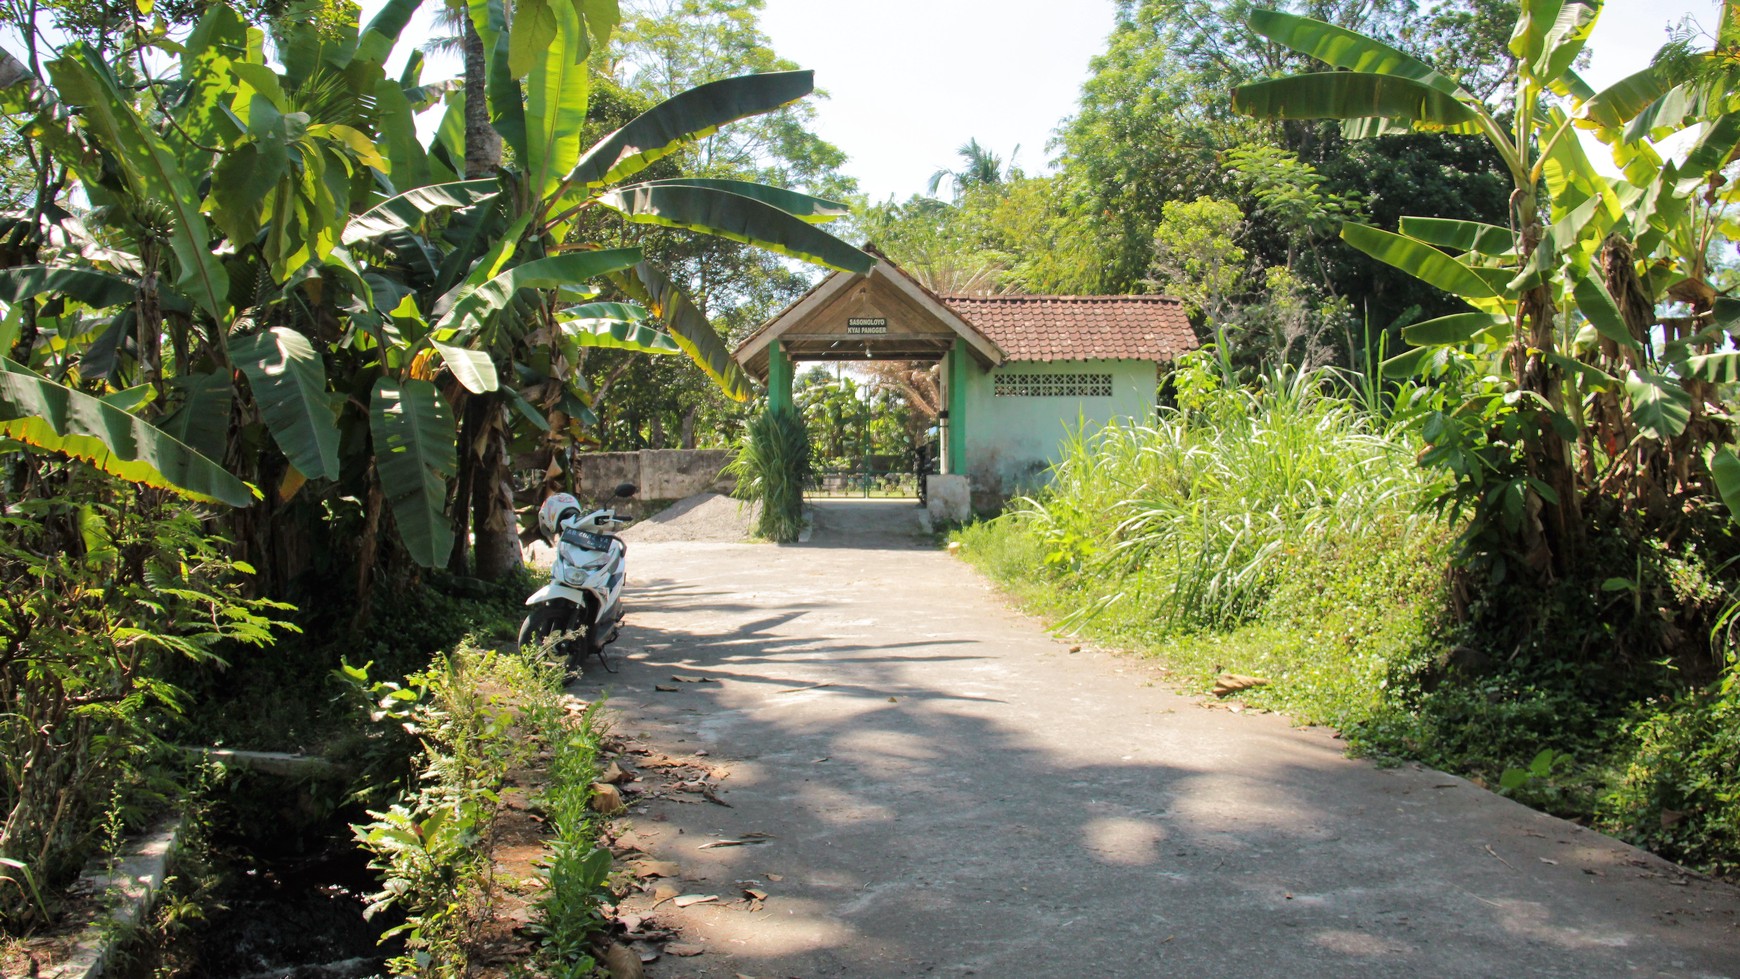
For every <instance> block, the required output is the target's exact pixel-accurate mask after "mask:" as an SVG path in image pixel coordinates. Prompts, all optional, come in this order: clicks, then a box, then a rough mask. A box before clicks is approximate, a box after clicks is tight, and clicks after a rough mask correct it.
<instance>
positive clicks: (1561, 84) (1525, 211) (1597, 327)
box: [1235, 0, 1740, 580]
mask: <svg viewBox="0 0 1740 979" xmlns="http://www.w3.org/2000/svg"><path fill="white" fill-rule="evenodd" d="M1599 12H1600V5H1599V3H1586V2H1579V0H1570V2H1565V3H1562V4H1561V3H1546V4H1533V5H1528V6H1525V7H1524V8H1523V9H1522V11H1521V16H1520V17H1519V19H1518V21H1517V28H1516V31H1515V33H1514V35H1513V36H1512V39H1511V42H1510V47H1511V50H1512V53H1513V54H1514V55H1515V56H1516V76H1515V85H1514V101H1513V102H1512V103H1511V104H1510V105H1509V106H1507V108H1508V110H1509V114H1510V116H1511V120H1510V121H1509V122H1501V120H1500V119H1499V117H1497V116H1495V115H1494V113H1493V111H1492V110H1491V109H1490V108H1489V107H1488V106H1487V105H1486V104H1485V103H1484V102H1482V101H1481V99H1480V98H1479V97H1478V95H1477V94H1476V93H1474V92H1471V91H1469V90H1468V89H1467V88H1466V87H1464V86H1463V85H1461V84H1459V83H1457V82H1456V81H1455V80H1453V79H1451V78H1449V77H1448V76H1446V75H1443V74H1441V73H1439V72H1437V71H1435V70H1433V69H1432V68H1430V67H1429V66H1427V65H1426V64H1424V63H1423V62H1420V61H1418V60H1416V59H1414V58H1412V57H1410V56H1408V55H1407V54H1405V53H1403V52H1401V51H1399V50H1397V49H1395V48H1393V47H1391V46H1389V45H1386V44H1383V43H1382V42H1379V41H1377V40H1375V39H1372V38H1369V37H1364V36H1361V35H1358V34H1354V33H1351V32H1348V31H1344V30H1341V29H1339V28H1336V27H1334V26H1333V25H1330V24H1325V23H1323V22H1320V21H1315V20H1311V19H1308V18H1301V17H1296V16H1293V15H1290V14H1284V13H1277V12H1271V11H1257V12H1254V13H1252V15H1251V17H1250V24H1251V26H1252V28H1253V29H1255V30H1257V31H1259V32H1261V33H1263V34H1264V35H1265V36H1268V37H1271V38H1273V39H1275V40H1276V41H1277V42H1279V43H1282V44H1285V45H1287V46H1289V47H1292V48H1294V49H1296V50H1299V51H1301V52H1304V53H1308V54H1311V55H1313V56H1315V57H1318V58H1321V59H1323V60H1324V61H1326V62H1328V63H1329V64H1330V65H1332V66H1333V67H1336V68H1340V69H1344V70H1342V71H1337V72H1328V73H1315V74H1305V75H1298V76H1293V77H1289V78H1282V79H1277V80H1274V81H1268V82H1261V83H1256V84H1252V85H1247V86H1244V87H1241V88H1239V89H1238V90H1237V91H1236V92H1235V104H1236V105H1238V107H1239V108H1240V109H1241V110H1242V111H1246V112H1249V113H1251V114H1253V115H1260V116H1267V117H1275V118H1285V119H1314V118H1339V119H1345V120H1347V122H1346V124H1345V125H1346V128H1347V129H1348V130H1349V131H1350V132H1353V133H1370V132H1376V131H1383V130H1388V129H1393V128H1396V127H1398V126H1412V127H1416V128H1424V129H1432V130H1448V131H1451V132H1457V133H1471V134H1479V135H1480V136H1482V137H1483V138H1484V139H1485V141H1486V143H1487V144H1488V145H1489V146H1490V147H1491V149H1492V150H1493V151H1494V152H1496V153H1497V154H1498V155H1499V157H1500V158H1501V159H1503V160H1504V162H1505V166H1506V169H1507V171H1508V172H1509V173H1510V174H1511V177H1512V181H1513V187H1512V193H1511V202H1512V212H1511V215H1510V221H1509V226H1508V227H1504V226H1495V225H1488V224H1483V223H1479V222H1473V221H1467V220H1445V219H1404V220H1403V221H1402V224H1401V233H1400V234H1395V233H1391V232H1387V231H1382V230H1380V229H1377V228H1373V227H1370V226H1365V225H1357V224H1353V223H1351V222H1350V223H1348V224H1347V225H1345V226H1344V228H1343V231H1342V236H1343V238H1344V239H1346V240H1347V241H1348V242H1349V243H1350V244H1352V245H1353V246H1354V247H1356V248H1359V249H1360V250H1362V251H1364V252H1366V253H1368V254H1370V255H1372V256H1373V257H1376V258H1378V259H1380V260H1382V261H1385V262H1387V263H1389V264H1392V265H1395V266H1397V267H1398V268H1401V269H1403V270H1405V271H1407V272H1409V273H1411V274H1413V275H1415V276H1417V277H1419V278H1421V279H1422V280H1423V281H1426V282H1429V283H1431V284H1432V285H1434V286H1437V287H1438V288H1440V289H1443V290H1444V291H1446V292H1449V293H1451V294H1453V295H1456V296H1458V297H1460V298H1461V299H1462V300H1464V301H1465V303H1466V306H1465V307H1464V309H1465V310H1467V311H1464V312H1459V313H1454V314H1451V315H1449V316H1445V317H1440V318H1438V319H1434V320H1431V321H1428V322H1426V323H1420V324H1415V325H1414V326H1412V327H1410V328H1409V329H1408V330H1407V331H1405V336H1406V337H1407V338H1408V339H1409V340H1410V341H1412V342H1414V343H1417V344H1420V347H1419V349H1418V350H1416V351H1413V352H1410V353H1408V354H1406V355H1404V356H1403V358H1401V359H1400V360H1399V362H1398V364H1397V365H1396V366H1397V367H1398V368H1399V369H1400V370H1401V371H1402V372H1404V373H1405V372H1407V371H1410V370H1415V369H1418V370H1421V371H1423V372H1425V373H1427V374H1429V375H1435V376H1440V377H1443V378H1445V379H1447V380H1449V381H1452V382H1454V383H1452V384H1448V385H1446V386H1445V387H1443V388H1441V389H1440V391H1439V397H1440V398H1441V401H1440V402H1439V403H1438V407H1437V409H1436V410H1435V411H1433V412H1431V413H1429V414H1428V415H1427V416H1426V421H1425V426H1426V427H1425V435H1426V438H1427V440H1428V441H1429V442H1431V443H1433V447H1432V449H1431V450H1430V451H1429V452H1428V453H1427V454H1426V456H1425V457H1424V460H1425V461H1426V462H1427V463H1429V464H1435V465H1441V466H1443V467H1445V468H1446V469H1448V470H1450V472H1451V473H1452V474H1453V475H1454V476H1455V477H1456V482H1455V485H1454V488H1453V489H1452V491H1451V492H1450V494H1448V496H1447V498H1446V501H1445V502H1446V505H1450V506H1454V507H1456V508H1458V509H1467V510H1469V511H1471V512H1472V515H1473V519H1472V521H1471V522H1470V524H1469V529H1468V533H1467V537H1466V545H1467V556H1468V557H1470V558H1471V559H1474V560H1478V561H1480V562H1481V563H1484V564H1485V565H1486V566H1487V567H1489V568H1490V569H1491V571H1492V573H1493V575H1494V576H1495V578H1496V577H1499V576H1502V575H1503V574H1504V573H1505V570H1506V568H1507V567H1509V566H1510V565H1511V564H1512V563H1515V562H1520V564H1521V565H1522V566H1523V567H1525V568H1527V569H1529V570H1530V571H1531V572H1532V573H1533V575H1534V576H1535V577H1536V579H1537V580H1551V579H1552V578H1554V577H1558V576H1563V575H1567V574H1569V573H1571V571H1572V569H1574V568H1575V567H1576V563H1577V560H1578V557H1579V547H1580V544H1581V543H1582V539H1583V536H1584V534H1585V532H1586V528H1587V523H1586V521H1587V519H1588V514H1589V513H1590V511H1591V510H1599V509H1602V508H1604V507H1605V506H1606V505H1607V503H1608V501H1609V500H1610V499H1611V498H1612V496H1613V495H1614V494H1615V490H1616V489H1618V490H1619V493H1618V495H1620V496H1622V497H1631V498H1635V499H1639V500H1640V501H1641V502H1644V503H1646V504H1648V503H1649V502H1651V501H1650V500H1649V497H1650V496H1651V495H1652V494H1654V495H1656V496H1657V497H1658V500H1657V501H1655V502H1656V505H1655V506H1653V507H1651V508H1650V509H1651V510H1653V511H1654V512H1655V513H1656V514H1657V519H1660V518H1662V517H1663V516H1665V515H1666V514H1668V513H1670V512H1672V511H1674V510H1679V511H1680V512H1681V513H1683V512H1684V501H1685V500H1687V499H1695V498H1696V497H1698V496H1700V495H1704V494H1707V493H1708V492H1709V488H1710V479H1709V476H1708V475H1707V474H1706V473H1704V472H1703V471H1702V465H1703V463H1702V460H1703V459H1704V457H1705V453H1706V452H1707V451H1708V449H1709V443H1710V441H1711V439H1718V440H1719V439H1721V438H1723V437H1724V436H1725V426H1723V425H1721V424H1717V423H1715V421H1714V418H1715V416H1716V415H1721V414H1725V413H1726V409H1724V408H1723V407H1722V400H1721V393H1720V391H1719V389H1718V387H1717V385H1718V384H1719V383H1720V382H1723V381H1725V380H1728V379H1730V375H1727V374H1725V373H1724V371H1725V370H1726V369H1727V365H1729V364H1731V363H1732V362H1733V357H1734V356H1735V355H1733V354H1729V353H1722V352H1718V348H1719V347H1720V346H1721V345H1722V344H1723V342H1724V337H1723V334H1722V333H1721V332H1720V328H1721V326H1722V323H1723V318H1722V317H1720V316H1719V315H1718V311H1717V307H1716V299H1717V296H1716V294H1715V290H1714V289H1713V288H1712V287H1711V286H1709V284H1708V282H1707V274H1708V268H1707V266H1706V265H1705V256H1706V255H1707V249H1708V246H1709V244H1710V243H1711V241H1712V240H1713V237H1714V235H1715V234H1716V233H1718V231H1719V229H1720V228H1722V227H1723V222H1724V221H1725V218H1724V217H1723V213H1724V211H1725V209H1726V206H1727V204H1728V200H1727V195H1725V194H1724V193H1723V192H1722V190H1721V188H1722V187H1723V186H1724V185H1725V183H1726V178H1725V177H1723V175H1722V170H1723V168H1724V167H1725V166H1726V165H1727V163H1728V161H1729V160H1730V158H1731V157H1732V156H1733V154H1734V152H1735V149H1736V147H1737V146H1740V123H1735V122H1733V121H1732V120H1734V119H1735V118H1736V117H1735V116H1732V115H1730V114H1729V112H1728V110H1729V108H1730V106H1731V105H1732V100H1733V98H1734V96H1733V92H1734V90H1735V86H1734V77H1733V74H1732V71H1731V70H1730V69H1729V68H1728V67H1727V66H1726V64H1725V62H1724V58H1723V55H1722V54H1721V49H1720V48H1718V49H1717V51H1716V52H1712V53H1711V54H1709V55H1708V56H1705V57H1703V58H1699V59H1695V60H1694V61H1692V62H1690V63H1687V62H1685V61H1684V60H1683V59H1671V58H1670V59H1668V60H1667V61H1663V62H1658V63H1657V64H1655V65H1652V67H1651V68H1650V69H1647V70H1646V71H1645V72H1642V73H1640V74H1638V75H1634V76H1632V77H1631V78H1628V79H1626V80H1624V81H1622V82H1620V83H1619V84H1617V85H1615V86H1613V87H1612V88H1610V89H1608V90H1607V91H1604V92H1599V93H1597V92H1594V91H1592V90H1591V89H1590V88H1589V86H1587V85H1586V84H1584V83H1583V82H1582V80H1581V79H1580V78H1578V77H1577V75H1576V72H1575V70H1574V68H1573V65H1574V64H1575V62H1576V60H1577V58H1578V56H1579V55H1580V54H1581V52H1582V49H1583V45H1584V43H1585V41H1586V40H1587V38H1588V35H1589V31H1590V30H1591V29H1592V28H1593V25H1594V23H1595V20H1596V18H1597V16H1598V15H1599ZM1731 13H1732V11H1729V12H1727V14H1731ZM1727 14H1725V17H1724V30H1727V29H1729V26H1728V23H1729V21H1730V20H1732V18H1731V17H1730V16H1727ZM1688 76H1689V77H1688ZM1573 124H1582V125H1586V126H1589V127H1592V128H1595V129H1597V131H1599V132H1600V133H1601V134H1602V136H1603V138H1604V139H1606V140H1607V141H1608V142H1609V143H1610V144H1612V146H1613V148H1614V155H1615V159H1616V161H1618V162H1620V163H1621V164H1622V165H1624V166H1625V167H1626V174H1625V177H1624V178H1623V179H1617V180H1616V179H1611V178H1606V177H1602V176H1601V175H1599V174H1598V173H1597V172H1596V171H1595V170H1594V168H1593V167H1592V166H1591V165H1590V162H1589V161H1588V160H1587V159H1586V158H1585V156H1584V154H1583V151H1582V148H1581V144H1580V143H1579V142H1578V141H1577V140H1575V139H1574V138H1570V136H1569V133H1570V132H1571V131H1572V126H1573ZM1694 126H1695V127H1698V129H1699V133H1698V139H1697V140H1696V142H1694V143H1693V145H1692V147H1691V148H1690V149H1689V150H1688V151H1687V152H1686V154H1685V155H1684V157H1683V158H1680V159H1678V160H1673V161H1669V160H1666V159H1664V158H1663V157H1662V156H1661V155H1660V154H1659V153H1658V152H1657V150H1656V149H1655V148H1654V147H1653V146H1652V145H1651V143H1650V140H1651V139H1653V138H1658V137H1660V136H1663V135H1666V134H1669V133H1672V132H1676V131H1679V130H1681V129H1684V128H1687V127H1694ZM1700 191H1701V192H1702V198H1703V204H1702V205H1701V206H1700V205H1699V204H1697V203H1694V201H1695V200H1696V197H1695V195H1696V194H1697V193H1698V192H1700ZM1673 300H1678V301H1682V302H1686V303H1688V304H1689V306H1690V308H1691V314H1692V315H1691V316H1689V317H1685V318H1682V319H1681V320H1678V321H1675V322H1673V323H1671V324H1669V327H1668V332H1667V334H1666V337H1665V342H1664V341H1660V340H1657V339H1656V337H1655V336H1654V335H1653V329H1654V327H1655V326H1657V325H1658V317H1657V316H1656V315H1655V312H1654V310H1655V308H1656V306H1657V304H1658V303H1661V302H1664V301H1673ZM1573 311H1574V313H1573ZM1580 321H1581V322H1580ZM1661 322H1663V323H1666V322H1667V321H1661ZM1718 365H1720V366H1718ZM1616 480H1618V482H1616ZM1625 482H1629V483H1630V484H1631V485H1630V486H1629V487H1625V488H1621V486H1622V485H1623V484H1624V483H1625ZM1670 495H1671V496H1673V497H1677V498H1678V499H1679V501H1680V502H1679V503H1678V504H1676V505H1672V506H1663V505H1661V504H1662V503H1664V502H1666V500H1665V499H1661V497H1667V496H1670Z"/></svg>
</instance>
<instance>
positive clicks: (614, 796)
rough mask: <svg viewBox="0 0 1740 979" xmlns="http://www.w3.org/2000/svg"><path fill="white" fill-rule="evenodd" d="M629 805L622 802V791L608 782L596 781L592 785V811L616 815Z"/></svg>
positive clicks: (605, 814)
mask: <svg viewBox="0 0 1740 979" xmlns="http://www.w3.org/2000/svg"><path fill="white" fill-rule="evenodd" d="M627 808H628V807H627V806H625V805H623V804H622V792H621V791H619V790H618V789H617V788H616V786H614V785H611V784H610V783H608V782H595V783H593V785H592V811H593V812H596V813H599V814H600V815H604V816H614V815H616V814H617V813H619V812H622V811H624V810H625V809H627Z"/></svg>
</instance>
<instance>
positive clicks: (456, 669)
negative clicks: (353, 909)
mask: <svg viewBox="0 0 1740 979" xmlns="http://www.w3.org/2000/svg"><path fill="white" fill-rule="evenodd" d="M341 676H342V679H343V681H344V682H345V683H346V684H347V685H349V686H350V687H351V689H352V690H353V691H354V693H355V694H357V698H358V699H359V700H360V701H361V702H362V703H363V704H364V705H365V708H366V710H367V713H368V716H369V717H370V718H371V720H372V721H373V722H375V723H377V724H380V725H383V726H385V727H387V728H388V729H391V730H398V731H402V732H404V733H408V734H409V735H411V736H412V738H414V741H413V744H414V745H416V748H417V761H416V777H415V780H414V784H413V786H412V787H411V788H410V789H408V790H406V791H405V792H404V794H403V795H402V797H401V798H400V799H399V800H398V801H397V802H396V803H394V804H393V805H391V806H388V807H386V808H384V809H381V810H375V811H371V812H369V814H368V815H369V816H370V821H369V822H368V823H365V824H362V825H358V826H355V827H353V830H354V831H355V833H356V838H357V840H358V842H359V843H360V844H361V845H362V846H363V847H364V848H365V849H367V850H369V851H370V852H371V853H372V854H373V855H374V859H373V863H372V864H371V866H373V867H374V868H375V869H376V870H378V871H379V872H380V874H381V890H380V891H379V892H378V893H376V894H373V895H371V896H370V899H369V900H370V906H369V909H368V913H369V914H370V915H373V914H376V913H378V912H380V911H383V910H386V909H387V908H397V909H399V910H400V911H401V912H403V914H404V916H405V922H404V924H403V925H400V926H398V927H396V928H394V929H392V930H390V931H389V932H388V933H387V935H388V936H390V935H394V934H401V933H402V934H403V935H404V936H405V942H406V947H407V950H408V953H409V954H407V955H406V956H404V957H401V958H399V959H396V960H394V962H393V963H391V964H392V967H393V969H394V971H395V972H396V973H398V974H404V975H418V976H449V975H469V974H470V972H469V971H468V970H469V967H470V964H471V960H472V956H473V954H474V953H475V952H477V951H478V950H479V948H480V943H481V942H483V941H484V940H485V939H486V938H487V937H488V936H487V934H486V932H485V931H484V930H483V929H482V927H481V926H482V925H483V924H484V923H485V922H486V921H487V920H488V917H489V914H490V909H491V906H492V904H493V903H494V900H495V897H496V894H497V888H498V887H499V885H498V882H497V881H496V880H495V876H494V862H493V859H492V855H491V852H490V851H491V847H492V844H493V841H494V839H495V833H496V824H497V821H498V819H499V817H500V816H501V813H502V811H503V806H504V803H503V799H502V788H503V786H504V784H505V783H506V781H507V779H508V776H509V775H510V774H512V773H514V772H516V771H520V770H523V769H527V768H529V767H530V766H532V765H534V764H540V763H541V764H544V765H545V766H547V767H546V768H545V775H546V777H547V779H548V782H547V787H546V788H545V789H544V791H543V792H542V793H541V795H540V797H539V799H538V807H539V808H540V809H541V810H542V811H543V812H544V813H545V815H546V817H547V819H548V821H549V825H550V826H551V828H552V829H553V831H554V834H555V839H554V840H553V841H552V843H551V854H550V856H549V858H548V862H547V863H546V865H545V867H544V870H543V876H544V882H545V886H544V888H543V889H542V892H541V895H540V897H539V899H538V901H537V908H538V910H539V917H538V919H537V920H536V921H534V922H533V923H532V925H533V927H532V930H533V931H534V932H535V933H536V934H538V935H539V936H540V938H541V940H542V956H543V962H542V965H543V966H544V968H543V970H542V972H541V974H550V975H563V976H583V975H589V974H591V971H592V969H593V967H594V965H595V963H594V961H593V959H592V957H591V955H590V948H591V944H590V943H591V938H592V936H593V933H594V932H596V931H597V930H598V929H599V928H600V927H602V925H603V920H604V919H603V916H602V914H601V912H600V909H599V902H600V900H601V899H602V897H603V893H604V890H603V889H604V885H605V881H606V878H607V876H608V873H609V870H610V853H609V851H608V850H604V849H601V848H599V847H598V831H599V827H598V825H597V822H596V820H595V819H594V817H593V814H592V812H591V810H590V807H589V803H590V801H591V797H592V785H593V782H594V781H595V780H596V778H597V756H598V739H599V730H598V726H597V713H596V711H597V708H596V706H594V707H592V708H589V709H588V710H587V711H585V712H584V713H583V714H582V715H581V716H580V717H578V718H572V717H570V716H569V714H568V711H567V709H566V704H565V703H564V701H563V699H562V683H563V679H564V676H565V671H564V670H563V669H562V668H561V667H560V666H559V665H558V664H555V663H553V662H548V661H545V660H542V659H539V658H536V657H528V656H519V655H503V654H498V653H493V652H487V651H482V650H478V649H475V648H471V647H467V646H462V647H460V649H459V650H457V651H456V652H454V653H452V654H450V655H447V656H443V657H440V658H438V659H437V660H436V662H435V664H434V665H433V666H431V667H430V668H429V669H428V670H425V671H423V672H420V673H417V674H414V675H412V676H410V677H407V678H406V680H405V681H404V682H403V683H399V682H388V681H376V680H372V679H371V678H370V677H369V674H368V670H367V669H366V668H356V667H349V666H346V667H344V668H343V670H342V671H341ZM545 759H547V761H546V760H545ZM383 937H385V936H383Z"/></svg>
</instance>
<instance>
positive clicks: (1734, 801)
mask: <svg viewBox="0 0 1740 979" xmlns="http://www.w3.org/2000/svg"><path fill="white" fill-rule="evenodd" d="M1651 706H1652V707H1653V709H1652V710H1649V711H1648V712H1647V713H1645V714H1644V715H1643V716H1642V717H1641V718H1640V719H1639V720H1638V721H1636V722H1635V723H1632V724H1628V725H1626V726H1625V728H1624V730H1623V737H1624V740H1625V743H1626V747H1627V748H1629V759H1628V761H1627V763H1626V765H1625V767H1624V770H1623V772H1622V774H1621V775H1620V777H1619V779H1618V784H1617V786H1616V787H1615V789H1614V791H1613V792H1611V793H1610V794H1609V795H1608V796H1607V797H1606V798H1605V799H1603V800H1602V802H1601V807H1600V810H1599V820H1598V825H1599V826H1600V827H1601V828H1602V829H1604V830H1606V831H1607V832H1610V833H1613V834H1614V835H1616V836H1619V837H1621V838H1623V839H1626V840H1629V841H1631V842H1633V843H1636V844H1637V845H1639V846H1643V847H1648V848H1649V849H1651V850H1653V851H1655V852H1656V853H1660V854H1662V855H1663V856H1665V857H1668V858H1669V859H1672V860H1677V861H1679V862H1680V863H1684V864H1687V865H1689V866H1693V867H1697V868H1699V869H1702V870H1705V871H1707V872H1710V873H1717V874H1734V873H1736V872H1740V673H1737V672H1736V669H1735V667H1733V666H1730V668H1729V671H1728V673H1727V675H1726V676H1724V677H1723V679H1722V680H1721V681H1720V682H1719V683H1717V684H1715V685H1713V686H1712V687H1710V688H1709V689H1706V690H1700V691H1696V692H1693V693H1688V694H1683V695H1681V696H1679V697H1676V698H1673V699H1671V700H1661V701H1657V702H1655V703H1654V704H1652V705H1651Z"/></svg>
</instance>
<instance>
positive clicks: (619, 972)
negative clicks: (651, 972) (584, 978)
mask: <svg viewBox="0 0 1740 979" xmlns="http://www.w3.org/2000/svg"><path fill="white" fill-rule="evenodd" d="M604 968H605V971H607V972H609V973H610V979H642V977H644V976H645V975H646V970H645V969H644V968H642V967H641V964H640V955H639V954H638V953H636V952H635V950H634V949H632V948H629V947H628V946H627V945H615V944H612V945H611V946H610V949H609V950H608V951H606V952H605V953H604Z"/></svg>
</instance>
